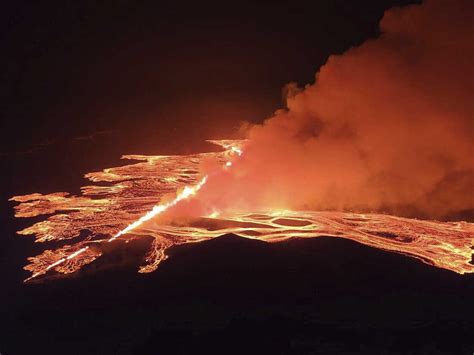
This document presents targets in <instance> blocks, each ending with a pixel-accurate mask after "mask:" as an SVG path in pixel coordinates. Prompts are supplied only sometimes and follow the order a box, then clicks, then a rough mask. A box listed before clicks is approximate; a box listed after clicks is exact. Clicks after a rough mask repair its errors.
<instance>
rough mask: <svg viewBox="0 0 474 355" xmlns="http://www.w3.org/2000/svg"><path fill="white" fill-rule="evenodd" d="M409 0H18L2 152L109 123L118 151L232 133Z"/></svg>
mask: <svg viewBox="0 0 474 355" xmlns="http://www.w3.org/2000/svg"><path fill="white" fill-rule="evenodd" d="M409 2H410V1H406V0H404V1H395V0H376V1H369V0H363V1H357V2H354V1H343V0H319V1H298V2H296V1H286V2H285V1H259V2H254V1H240V2H238V3H229V2H206V1H196V2H189V3H185V2H180V1H169V2H164V1H163V2H161V1H160V2H157V1H142V2H139V3H137V2H135V1H107V2H100V3H99V2H97V1H51V2H48V3H47V4H45V3H44V2H27V1H23V2H10V3H9V4H6V5H4V7H3V8H2V11H1V12H2V14H1V17H2V18H1V21H0V23H1V26H2V27H1V31H0V33H1V36H2V42H1V43H2V59H1V68H2V71H1V75H2V78H1V81H2V89H1V104H2V109H1V115H2V126H1V131H2V133H3V136H2V141H1V147H0V148H1V149H0V152H1V153H7V152H8V153H11V152H19V151H20V152H22V151H25V150H29V149H31V147H32V146H35V145H36V144H43V145H44V144H50V143H51V142H52V141H56V140H58V139H67V138H68V137H82V136H84V135H89V134H91V133H95V132H101V131H109V130H112V132H107V133H106V134H107V135H109V139H110V144H109V146H113V147H114V148H113V149H112V148H109V149H110V150H111V151H113V152H114V154H115V155H117V156H118V155H120V154H122V153H128V152H131V151H133V152H141V153H159V152H161V151H162V150H163V148H164V147H166V146H168V147H169V148H170V149H171V150H178V151H183V148H182V146H186V145H188V146H191V145H193V144H195V142H198V141H201V140H203V139H206V138H224V137H229V136H232V135H233V134H234V133H235V131H236V129H237V127H238V126H239V122H240V121H243V120H249V121H254V122H258V121H261V120H263V119H264V118H265V117H268V116H269V115H271V114H272V112H273V111H274V110H275V109H277V108H278V107H281V106H282V102H281V88H282V87H283V85H284V84H286V83H287V82H290V81H296V82H298V83H299V84H305V83H310V82H312V81H313V78H314V73H315V72H316V71H317V69H318V68H319V67H320V66H321V65H322V64H323V63H324V62H325V60H326V59H327V57H328V56H329V55H330V54H333V53H341V52H343V51H344V50H346V49H347V48H349V47H351V46H353V45H356V44H359V43H361V42H362V41H364V40H365V39H367V38H369V37H373V36H375V35H376V34H377V22H378V20H379V18H380V17H381V16H382V14H383V11H384V10H385V9H387V8H389V7H392V6H394V5H400V4H404V3H409ZM35 149H36V148H35ZM184 150H186V149H184Z"/></svg>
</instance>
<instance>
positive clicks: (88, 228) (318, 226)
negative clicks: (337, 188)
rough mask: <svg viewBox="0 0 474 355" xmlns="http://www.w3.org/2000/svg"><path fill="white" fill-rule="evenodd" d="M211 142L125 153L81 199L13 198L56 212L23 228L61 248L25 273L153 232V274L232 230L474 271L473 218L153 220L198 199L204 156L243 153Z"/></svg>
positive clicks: (23, 208) (306, 214) (89, 257)
mask: <svg viewBox="0 0 474 355" xmlns="http://www.w3.org/2000/svg"><path fill="white" fill-rule="evenodd" d="M211 142H212V143H215V144H218V145H220V146H221V147H223V150H222V151H220V152H213V153H202V154H192V155H186V156H142V155H127V156H124V157H123V159H131V160H137V161H139V162H138V163H135V164H130V165H126V166H121V167H116V168H109V169H104V170H103V171H101V172H94V173H89V174H87V175H86V178H88V179H89V180H90V181H92V182H106V183H108V185H107V186H104V185H100V186H99V185H89V186H84V187H82V195H81V196H70V195H69V194H67V193H63V192H59V193H53V194H48V195H43V194H39V193H34V194H30V195H24V196H15V197H12V198H11V200H12V201H16V202H20V204H19V205H17V206H16V207H15V210H16V216H17V217H35V216H38V215H50V216H49V217H48V218H46V219H45V220H43V221H41V222H38V223H36V224H34V225H32V226H31V227H29V228H26V229H24V230H22V231H20V232H19V234H23V235H28V234H33V235H35V236H36V242H48V243H51V244H54V243H56V244H59V243H58V242H61V244H62V245H63V246H57V247H56V248H54V249H48V250H46V251H44V252H43V253H41V254H39V255H37V256H34V257H30V258H28V261H29V262H30V263H29V264H28V265H27V266H25V269H26V270H28V271H30V272H31V273H32V275H31V277H29V278H28V279H27V280H30V279H32V278H36V277H38V276H42V275H45V274H47V273H48V272H52V271H55V272H57V273H62V274H68V273H72V272H75V271H77V270H79V269H80V268H82V267H83V266H84V265H86V264H89V263H91V262H93V261H94V260H96V259H97V258H98V257H100V256H101V255H102V253H104V248H101V247H100V246H101V245H102V244H104V243H111V242H113V241H115V240H116V239H117V238H119V237H127V238H139V237H145V236H148V237H152V238H153V241H152V243H151V249H150V251H149V252H148V254H147V255H146V257H145V263H144V265H143V266H141V267H140V269H139V272H151V271H154V270H155V269H156V268H157V267H158V265H159V264H160V262H161V261H163V260H164V259H166V250H167V249H168V248H169V247H171V246H173V245H179V244H185V243H192V242H200V241H204V240H208V239H211V238H215V237H218V236H220V235H223V234H226V233H234V234H237V235H240V236H242V237H245V238H252V239H259V240H262V241H265V242H279V241H282V240H287V239H291V238H314V237H319V236H331V237H339V238H346V239H351V240H353V241H356V242H359V243H362V244H365V245H368V246H371V247H375V248H379V249H383V250H387V251H392V252H397V253H402V254H405V255H408V256H411V257H414V258H417V259H419V260H421V261H423V262H425V263H427V264H431V265H434V266H436V267H439V268H444V269H448V270H452V271H454V272H457V273H460V274H464V273H471V272H474V265H473V264H472V263H471V258H472V254H473V249H472V247H473V243H474V224H472V223H467V222H436V221H423V220H416V219H407V218H401V217H395V216H389V215H383V214H367V213H365V214H357V213H344V212H328V211H326V212H314V211H288V210H266V211H249V212H245V213H242V212H235V213H230V212H228V211H225V212H219V211H213V212H212V213H210V214H209V215H207V216H201V217H199V218H194V219H192V220H190V221H188V222H187V223H186V224H185V225H182V224H176V223H160V221H159V219H157V220H156V221H155V217H156V216H158V215H159V214H161V213H163V212H165V211H166V210H168V209H169V208H171V207H173V206H176V205H178V204H179V203H180V201H183V200H185V199H188V198H190V197H191V196H194V195H198V192H199V190H200V189H201V188H202V186H203V185H204V184H206V182H207V181H208V176H202V175H201V174H200V173H199V166H200V164H201V163H202V162H203V160H204V159H209V158H211V159H215V160H217V161H218V162H219V166H220V169H232V168H234V164H233V160H234V159H239V156H240V155H241V154H242V144H243V143H242V142H240V141H230V140H222V141H211ZM217 173H218V172H217ZM170 196H172V197H170ZM147 222H148V223H147ZM151 222H154V223H151ZM65 243H66V244H65ZM64 244H65V245H64Z"/></svg>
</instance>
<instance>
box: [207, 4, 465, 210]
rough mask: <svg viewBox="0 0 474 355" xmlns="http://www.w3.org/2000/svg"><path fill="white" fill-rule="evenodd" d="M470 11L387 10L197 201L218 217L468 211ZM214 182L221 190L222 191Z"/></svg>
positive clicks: (253, 133) (292, 88)
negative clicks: (243, 211) (237, 211)
mask: <svg viewBox="0 0 474 355" xmlns="http://www.w3.org/2000/svg"><path fill="white" fill-rule="evenodd" d="M473 17H474V2H473V1H470V0H466V1H452V0H449V1H448V0H445V1H443V0H439V1H435V0H431V1H425V2H424V3H423V4H422V5H411V6H406V7H403V8H394V9H390V10H388V11H386V13H385V14H384V16H383V18H382V20H381V22H380V30H381V35H380V36H379V37H378V38H377V39H373V40H368V41H366V42H365V43H363V44H362V45H361V46H359V47H356V48H351V49H350V50H348V51H347V52H345V53H344V54H342V55H334V56H331V57H330V58H329V59H328V61H327V63H326V64H325V65H324V66H323V67H321V69H320V71H319V72H318V73H317V74H316V80H315V83H314V84H312V85H307V86H306V87H305V88H304V89H299V88H297V86H296V85H295V84H289V85H288V86H287V87H286V92H287V108H286V109H282V110H279V111H277V112H276V113H275V115H274V116H273V117H271V118H269V119H267V120H266V121H265V122H264V123H263V124H262V125H253V126H248V127H247V135H248V138H249V142H248V144H247V146H246V148H245V154H244V155H243V156H242V157H241V159H240V160H239V161H238V162H236V164H235V168H234V169H229V171H228V172H227V173H225V174H223V175H220V176H216V177H214V178H212V180H214V182H213V183H209V184H208V186H207V187H206V188H205V189H204V191H203V193H202V194H201V196H203V195H204V197H205V198H207V201H208V202H209V201H211V202H212V203H213V204H215V205H218V206H220V207H221V208H225V207H226V206H225V205H224V203H229V204H230V205H229V207H230V206H232V207H235V206H236V205H237V206H239V207H242V208H247V207H253V208H255V207H261V208H265V207H280V208H300V209H301V208H311V209H336V210H371V211H374V210H375V211H386V212H391V213H398V214H404V215H415V216H422V217H429V218H442V217H443V216H446V215H449V214H453V213H459V212H460V211H464V212H465V211H469V210H471V211H472V210H473V209H474V194H473V181H474V179H473V177H474V157H473V153H474V144H473V138H474V125H473V117H474V100H473V97H472V94H473V93H474V70H473V63H474V21H472V19H473ZM219 180H220V181H219Z"/></svg>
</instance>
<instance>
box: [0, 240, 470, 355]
mask: <svg viewBox="0 0 474 355" xmlns="http://www.w3.org/2000/svg"><path fill="white" fill-rule="evenodd" d="M129 244H130V246H129V247H128V251H126V253H124V254H120V255H112V256H109V257H108V258H109V260H107V263H105V262H103V263H102V264H103V265H105V264H108V263H110V261H111V260H115V261H116V263H117V264H118V266H116V267H115V268H113V269H101V265H100V263H98V264H99V265H98V266H92V265H91V266H90V267H89V268H88V269H87V268H86V269H85V270H83V271H81V272H80V273H79V274H78V275H77V276H73V277H70V278H66V279H57V280H54V281H48V282H43V283H41V284H32V285H25V286H24V285H17V286H15V287H13V288H12V290H10V291H9V292H10V294H8V295H4V296H5V298H6V300H5V302H4V303H3V304H2V326H3V327H4V329H3V331H2V333H1V336H0V351H1V353H2V354H6V355H9V354H27V353H28V354H31V353H36V354H46V353H48V354H52V353H70V354H170V353H179V354H188V353H192V354H195V353H219V354H234V353H235V354H243V353H248V354H251V353H258V354H262V353H270V354H305V353H313V354H370V353H376V354H400V353H407V354H442V353H443V354H444V353H446V354H471V353H472V352H473V351H474V337H473V336H472V335H473V330H474V323H473V315H474V311H473V308H472V300H473V299H474V277H473V276H472V275H465V276H461V275H457V274H454V273H452V272H449V271H445V270H440V269H437V268H434V267H431V266H428V265H424V264H422V263H421V262H418V261H416V260H414V259H411V258H408V257H405V256H402V255H396V254H391V253H386V252H383V251H380V250H375V249H372V248H368V247H366V246H363V245H359V244H357V243H354V242H351V241H348V240H343V239H334V238H318V239H313V240H294V241H291V242H286V243H280V244H271V245H270V244H265V243H262V242H259V241H253V240H246V239H242V238H239V237H236V236H233V235H227V236H223V237H221V238H218V239H215V240H211V241H208V242H204V243H201V244H195V245H187V246H183V247H179V248H175V249H173V250H172V251H171V257H170V259H168V260H167V261H166V262H165V263H164V264H163V265H162V267H160V269H159V270H158V271H156V272H155V273H152V274H148V275H139V274H137V273H136V271H135V270H136V269H135V267H134V266H135V265H136V264H137V263H138V262H139V261H138V256H139V255H142V254H141V250H139V249H141V248H142V247H143V245H140V243H139V242H138V243H137V242H135V243H129ZM130 255H131V256H132V257H130ZM134 255H136V256H137V258H134V257H133V256H134ZM110 258H112V259H110Z"/></svg>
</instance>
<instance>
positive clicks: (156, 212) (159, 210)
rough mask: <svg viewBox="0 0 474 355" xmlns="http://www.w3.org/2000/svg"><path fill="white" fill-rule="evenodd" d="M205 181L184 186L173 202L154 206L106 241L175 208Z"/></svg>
mask: <svg viewBox="0 0 474 355" xmlns="http://www.w3.org/2000/svg"><path fill="white" fill-rule="evenodd" d="M226 165H227V164H226ZM206 181H207V176H204V177H203V178H202V180H201V181H199V183H198V184H197V185H195V186H193V187H189V186H186V187H185V188H184V189H183V191H181V192H180V193H179V194H178V196H176V198H175V199H174V200H173V201H171V202H168V203H165V204H162V205H156V206H154V207H153V209H152V210H151V211H150V212H148V213H147V214H146V215H144V216H143V217H141V218H139V219H137V220H136V221H135V222H133V223H131V224H129V225H128V226H127V227H126V228H124V229H122V230H121V231H120V232H118V233H117V234H115V235H114V236H113V237H112V238H110V239H109V240H108V242H112V241H114V240H115V239H117V238H118V237H120V236H121V235H124V234H126V233H128V232H130V231H132V230H134V229H135V228H137V227H139V226H141V225H142V224H143V223H145V222H146V221H149V220H150V219H152V218H153V217H156V216H157V215H159V214H160V213H163V212H164V211H166V210H167V209H169V208H170V207H172V206H175V205H176V204H177V203H178V202H179V201H181V200H184V199H186V198H188V197H189V196H192V195H194V194H195V193H196V192H198V191H199V190H200V189H201V187H202V186H203V185H204V184H205V183H206Z"/></svg>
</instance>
